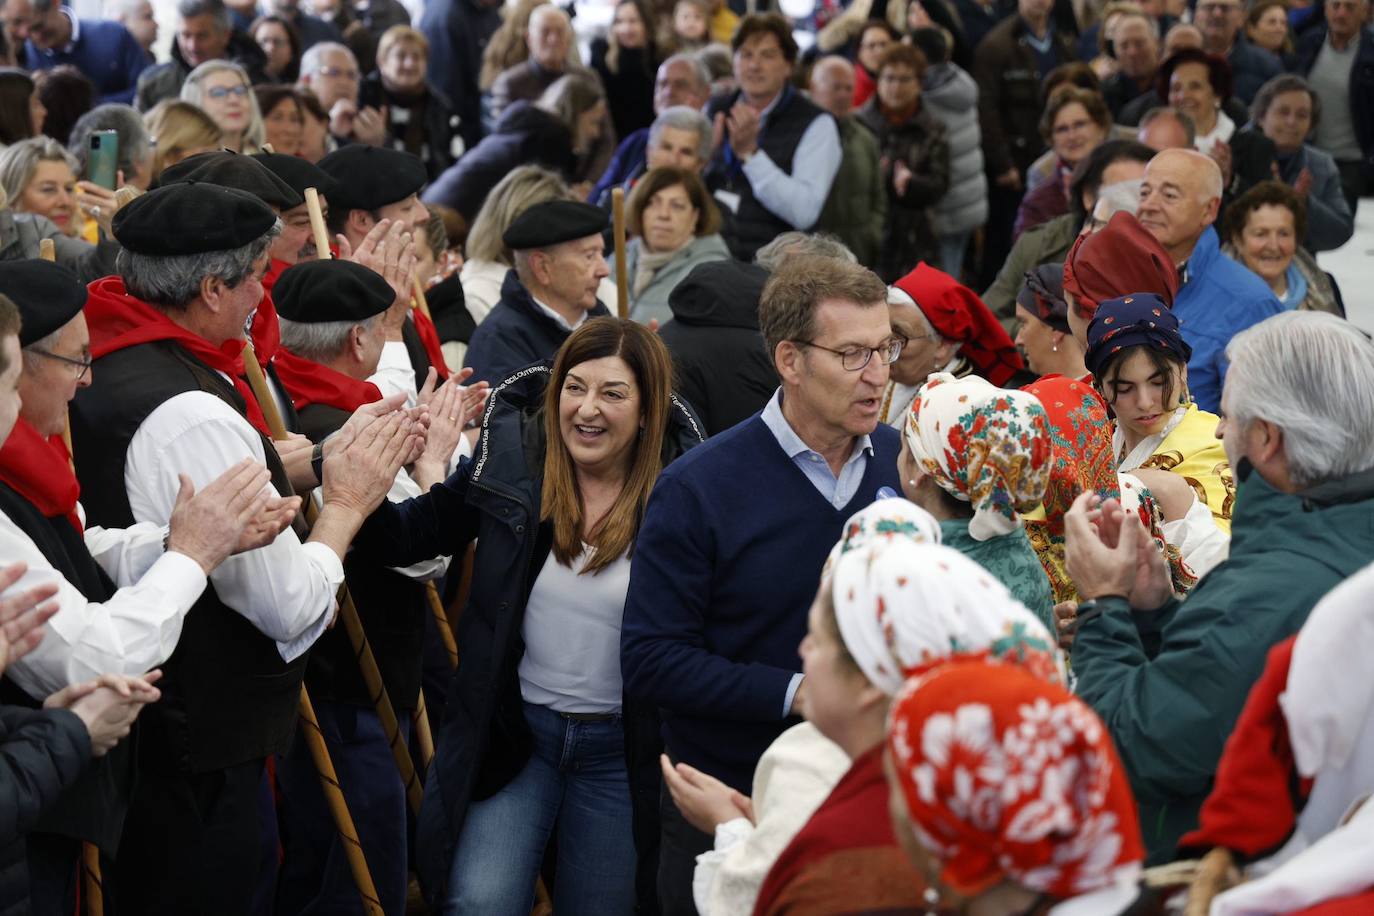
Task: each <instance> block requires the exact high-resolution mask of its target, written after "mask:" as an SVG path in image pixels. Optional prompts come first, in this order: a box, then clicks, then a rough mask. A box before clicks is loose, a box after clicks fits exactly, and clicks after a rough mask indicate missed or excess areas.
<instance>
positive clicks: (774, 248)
mask: <svg viewBox="0 0 1374 916" xmlns="http://www.w3.org/2000/svg"><path fill="white" fill-rule="evenodd" d="M799 254H805V255H813V256H815V257H820V258H839V259H840V260H841V261H848V262H849V263H850V264H857V263H859V259H858V258H857V257H855V256H854V252H852V251H850V250H849V248H848V247H846V246H845V244H844V242H841V241H840V240H839V239H838V238H836V237H835V236H833V235H830V234H829V233H826V232H798V231H796V230H793V231H790V232H783V233H780V234H779V235H778V236H777V237H776V238H775V239H773V241H771V242H769V243H768V244H767V245H764V246H763V247H762V248H760V249H759V250H758V251H757V252H755V254H754V263H755V264H757V265H758V266H760V267H762V268H763V269H764V270H766V271H768V272H769V273H772V272H773V271H775V270H777V269H778V267H780V266H781V265H782V262H783V261H785V260H787V259H788V258H790V257H792V256H793V255H799Z"/></svg>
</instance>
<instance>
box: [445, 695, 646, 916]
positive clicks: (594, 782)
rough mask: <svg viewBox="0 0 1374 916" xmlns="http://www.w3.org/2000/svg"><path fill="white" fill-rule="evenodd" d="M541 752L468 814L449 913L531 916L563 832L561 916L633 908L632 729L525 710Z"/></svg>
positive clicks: (605, 914) (452, 875)
mask: <svg viewBox="0 0 1374 916" xmlns="http://www.w3.org/2000/svg"><path fill="white" fill-rule="evenodd" d="M525 721H526V722H528V723H529V726H530V730H531V731H532V732H533V733H534V753H533V754H532V755H531V756H530V759H529V762H528V763H526V764H525V768H524V769H523V770H521V771H520V775H518V776H516V777H515V778H514V779H513V780H511V781H510V782H509V783H507V784H506V786H505V787H504V788H502V789H501V790H500V791H499V792H497V793H496V794H495V795H493V796H492V797H491V798H488V799H484V800H482V801H479V802H474V803H473V804H472V805H470V806H469V807H468V812H467V819H466V820H465V821H464V823H463V832H462V835H461V836H460V837H459V839H458V850H457V852H456V853H455V855H454V857H453V869H452V871H450V872H449V883H448V895H449V896H448V899H447V900H445V901H444V905H443V912H444V913H446V914H454V913H475V914H481V916H500V914H507V913H508V914H510V916H529V912H530V909H531V908H532V907H533V905H534V884H535V880H536V879H537V878H538V877H539V866H540V863H541V862H542V861H543V859H544V848H545V847H546V846H547V845H548V842H549V837H550V836H552V835H553V832H554V830H555V829H557V831H558V863H557V870H556V880H555V885H554V887H553V888H552V889H551V895H552V897H553V909H554V912H555V913H557V914H558V916H580V914H597V916H615V914H618V913H627V914H628V913H633V912H634V908H635V844H634V835H633V830H632V827H631V812H630V782H629V776H628V775H627V773H626V771H625V727H624V723H623V721H622V720H621V718H620V717H619V716H615V717H614V718H610V719H605V720H600V721H579V720H576V719H567V718H564V717H563V716H562V715H560V714H558V713H556V712H554V711H553V710H551V709H548V708H546V707H543V706H535V705H533V704H531V703H526V704H525Z"/></svg>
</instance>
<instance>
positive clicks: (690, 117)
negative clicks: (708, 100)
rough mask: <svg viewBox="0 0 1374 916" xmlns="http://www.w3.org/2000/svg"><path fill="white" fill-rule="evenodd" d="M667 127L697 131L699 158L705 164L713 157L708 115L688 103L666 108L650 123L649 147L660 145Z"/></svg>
mask: <svg viewBox="0 0 1374 916" xmlns="http://www.w3.org/2000/svg"><path fill="white" fill-rule="evenodd" d="M666 128H672V129H673V130H691V131H696V135H697V158H698V159H700V160H701V162H702V164H703V165H704V164H705V163H706V162H708V161H709V160H710V158H711V141H712V139H713V138H712V135H711V122H710V121H708V120H706V115H704V114H702V113H701V112H699V111H697V110H696V109H695V108H690V107H688V106H686V105H674V106H673V107H671V108H665V109H664V110H663V114H661V115H659V116H658V117H656V118H654V123H653V124H651V125H649V149H653V148H654V147H655V146H657V145H658V138H659V137H660V136H662V134H663V131H664V130H665V129H666Z"/></svg>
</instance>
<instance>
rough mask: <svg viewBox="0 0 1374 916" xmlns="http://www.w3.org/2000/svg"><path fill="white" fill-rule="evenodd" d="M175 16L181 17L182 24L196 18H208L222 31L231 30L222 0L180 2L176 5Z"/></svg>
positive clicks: (226, 10) (186, 0) (226, 9)
mask: <svg viewBox="0 0 1374 916" xmlns="http://www.w3.org/2000/svg"><path fill="white" fill-rule="evenodd" d="M177 15H178V16H180V17H181V21H182V22H185V21H186V20H187V19H194V18H196V17H197V16H210V17H211V18H213V19H214V20H215V23H216V24H217V25H219V27H220V28H221V29H223V30H224V31H226V32H227V31H229V30H230V29H231V28H232V25H231V23H230V20H229V7H227V6H225V5H224V0H181V2H180V3H178V4H177Z"/></svg>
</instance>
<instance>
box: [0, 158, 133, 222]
mask: <svg viewBox="0 0 1374 916" xmlns="http://www.w3.org/2000/svg"><path fill="white" fill-rule="evenodd" d="M76 175H77V164H76V157H74V156H73V155H72V154H71V153H69V152H67V150H66V149H65V148H64V147H63V146H62V144H60V143H58V142H57V141H56V140H53V139H50V138H48V137H31V138H29V139H28V140H21V141H19V142H18V143H15V144H12V145H11V146H9V147H7V148H6V149H5V151H4V152H2V153H0V188H3V189H4V192H5V197H6V199H7V200H9V202H10V207H11V208H12V209H13V210H14V212H16V213H36V214H38V215H39V216H46V217H47V218H48V219H50V220H52V221H53V222H54V223H55V224H56V225H57V228H58V229H60V230H62V234H63V235H66V236H68V237H69V238H84V239H86V240H87V241H89V242H92V243H94V242H96V241H99V239H100V233H101V232H103V233H104V234H105V236H106V237H109V236H110V220H111V219H112V218H113V217H114V211H115V199H114V192H113V191H111V190H108V189H106V188H102V187H100V186H99V185H97V184H94V183H93V182H90V181H78V180H77V177H76Z"/></svg>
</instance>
